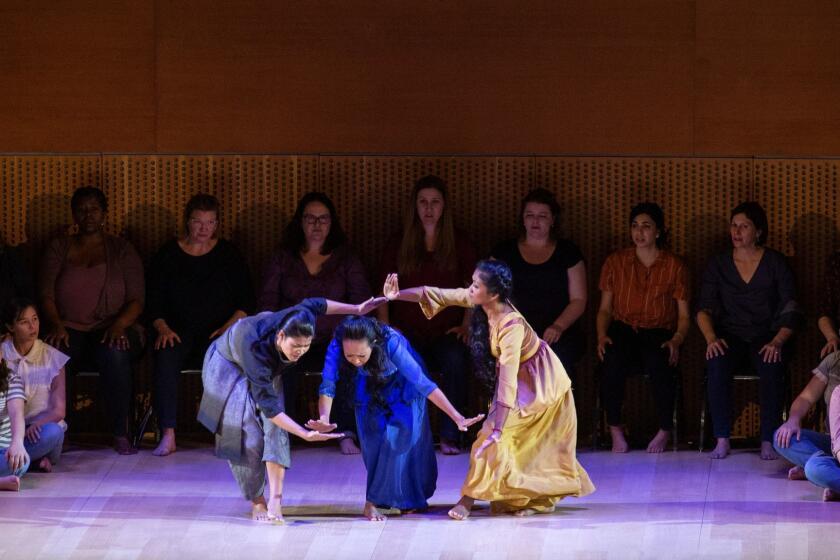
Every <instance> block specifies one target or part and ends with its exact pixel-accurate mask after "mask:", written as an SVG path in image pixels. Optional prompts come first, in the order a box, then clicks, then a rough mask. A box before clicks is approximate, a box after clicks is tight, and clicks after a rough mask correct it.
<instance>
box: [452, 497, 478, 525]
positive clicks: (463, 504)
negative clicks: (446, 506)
mask: <svg viewBox="0 0 840 560" xmlns="http://www.w3.org/2000/svg"><path fill="white" fill-rule="evenodd" d="M473 504H475V500H473V499H472V498H470V497H469V496H461V499H460V500H458V503H457V504H455V507H453V508H452V509H450V510H449V517H451V518H452V519H454V520H455V521H463V520H464V519H466V518H467V517H469V516H470V510H472V507H473Z"/></svg>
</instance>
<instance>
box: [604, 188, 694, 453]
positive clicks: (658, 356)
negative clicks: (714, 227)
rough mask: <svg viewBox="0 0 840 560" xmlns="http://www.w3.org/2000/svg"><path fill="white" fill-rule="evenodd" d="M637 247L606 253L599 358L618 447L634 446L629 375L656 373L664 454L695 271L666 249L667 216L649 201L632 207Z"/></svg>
mask: <svg viewBox="0 0 840 560" xmlns="http://www.w3.org/2000/svg"><path fill="white" fill-rule="evenodd" d="M629 222H630V224H629V225H630V238H631V239H632V241H633V245H634V246H633V247H628V248H627V249H620V250H618V251H616V252H615V253H613V254H611V255H610V256H609V257H607V260H606V261H605V262H604V266H603V267H602V269H601V281H600V288H601V306H600V308H599V309H598V317H597V320H596V327H597V329H598V358H599V359H600V360H601V361H602V362H604V367H603V369H602V373H603V374H602V379H601V400H602V401H603V403H604V408H605V410H606V412H607V424H608V425H609V427H610V436H611V437H612V450H613V453H626V452H627V451H628V450H629V448H630V447H629V445H628V444H627V440H626V439H625V438H624V430H623V428H622V426H621V406H622V403H623V401H624V383H625V380H626V379H627V377H629V376H631V375H636V374H639V373H646V374H647V375H649V376H650V382H651V389H652V390H653V399H654V406H655V407H656V417H657V423H658V424H659V431H658V432H657V433H656V435H655V436H654V437H653V439H652V440H651V441H650V443H649V444H648V446H647V451H648V453H661V452H662V451H664V449H665V446H666V445H667V444H668V437H669V436H670V433H671V430H672V429H673V428H674V426H673V417H674V397H675V393H676V376H677V371H676V365H677V362H678V360H679V356H680V346H681V345H682V343H683V341H685V335H686V333H687V332H688V327H689V325H690V322H691V320H690V318H689V308H688V298H689V288H688V271H687V269H686V267H685V264H683V262H682V260H680V259H679V257H677V256H676V255H674V254H673V253H671V252H670V251H668V250H666V249H665V247H666V246H667V239H668V232H667V230H666V229H665V214H664V212H663V211H662V208H660V207H659V205H658V204H655V203H653V202H643V203H641V204H638V205H636V206H635V207H633V209H632V210H631V211H630V220H629Z"/></svg>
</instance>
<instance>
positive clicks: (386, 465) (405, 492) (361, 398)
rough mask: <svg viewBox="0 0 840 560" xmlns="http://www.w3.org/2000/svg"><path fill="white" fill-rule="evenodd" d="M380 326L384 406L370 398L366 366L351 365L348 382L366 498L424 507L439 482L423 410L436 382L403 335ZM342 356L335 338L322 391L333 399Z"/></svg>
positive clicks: (384, 504) (403, 506)
mask: <svg viewBox="0 0 840 560" xmlns="http://www.w3.org/2000/svg"><path fill="white" fill-rule="evenodd" d="M383 328H384V330H385V341H384V345H385V350H386V353H387V357H388V367H387V368H386V369H385V371H384V374H383V378H384V384H383V385H382V387H380V388H379V391H380V392H381V394H382V397H383V400H384V401H385V407H383V406H381V405H378V404H376V403H375V402H373V400H372V399H371V396H370V394H369V393H368V388H367V385H368V383H369V382H370V381H371V379H372V378H371V376H370V374H369V373H368V372H367V371H366V370H365V368H364V367H360V368H355V372H354V374H353V379H352V383H351V387H352V391H353V396H354V403H353V404H354V408H355V412H356V423H357V426H358V430H359V442H360V444H361V448H362V459H363V460H364V463H365V468H366V469H367V501H369V502H371V503H372V504H374V505H375V506H379V507H387V508H397V509H401V510H406V509H423V508H425V507H427V506H428V503H427V501H426V500H428V499H429V498H430V497H431V496H432V494H434V492H435V485H436V483H437V460H436V458H435V452H434V447H433V444H432V432H431V428H430V427H429V415H428V413H427V412H426V397H427V396H428V395H429V393H431V392H432V391H434V390H435V389H436V388H437V385H435V384H434V383H433V382H432V381H430V380H429V378H428V376H427V375H426V373H425V371H424V367H423V361H422V360H421V359H420V357H419V356H418V355H417V353H416V352H415V351H414V349H413V348H411V346H410V345H409V343H408V341H407V340H406V339H405V337H404V336H403V335H402V334H400V333H399V332H398V331H396V330H394V329H392V328H391V327H388V326H385V325H383ZM342 360H344V356H343V350H342V348H341V343H340V342H339V341H338V340H336V339H333V340H332V342H331V343H330V346H329V348H328V350H327V356H326V360H325V363H324V371H323V381H322V382H321V387H320V389H319V392H320V394H322V395H326V396H328V397H335V387H336V383H337V381H338V375H339V364H340V363H341V361H342ZM346 367H347V365H346V364H345V368H346ZM345 371H347V369H345Z"/></svg>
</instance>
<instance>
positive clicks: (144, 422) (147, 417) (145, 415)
mask: <svg viewBox="0 0 840 560" xmlns="http://www.w3.org/2000/svg"><path fill="white" fill-rule="evenodd" d="M153 411H154V409H153V408H152V406H151V405H149V407H148V408H147V409H146V412H144V413H143V419H142V420H140V425H139V426H137V432H136V433H135V434H134V447H137V446H138V445H140V440H142V439H143V434H145V433H146V426H148V424H149V420H150V419H151V418H152V412H153Z"/></svg>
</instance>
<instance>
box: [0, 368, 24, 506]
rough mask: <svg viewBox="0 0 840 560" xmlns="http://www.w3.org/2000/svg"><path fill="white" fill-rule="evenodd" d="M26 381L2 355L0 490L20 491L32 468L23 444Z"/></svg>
mask: <svg viewBox="0 0 840 560" xmlns="http://www.w3.org/2000/svg"><path fill="white" fill-rule="evenodd" d="M24 400H26V396H25V395H24V392H23V381H22V380H21V378H20V377H19V376H17V375H14V374H12V373H11V371H10V370H9V367H8V366H7V365H6V360H5V357H4V356H3V355H0V490H12V491H14V492H17V491H18V490H20V477H22V476H23V474H24V473H25V472H26V470H27V469H28V468H29V455H28V454H27V453H26V448H25V446H24V444H23V436H24V432H25V431H26V426H25V424H24V421H23V401H24Z"/></svg>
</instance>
